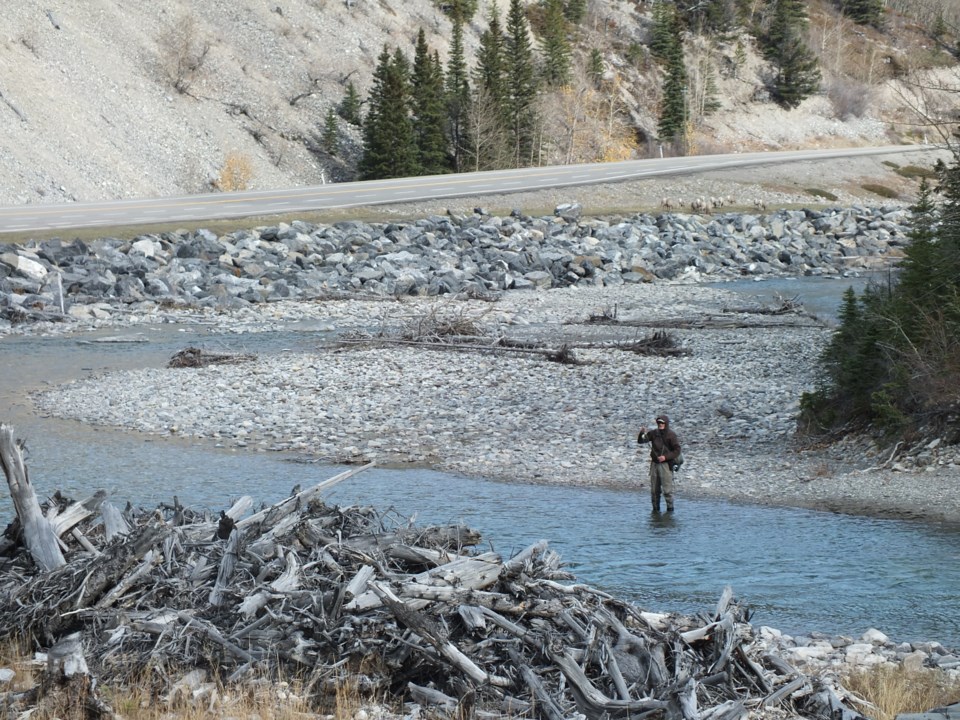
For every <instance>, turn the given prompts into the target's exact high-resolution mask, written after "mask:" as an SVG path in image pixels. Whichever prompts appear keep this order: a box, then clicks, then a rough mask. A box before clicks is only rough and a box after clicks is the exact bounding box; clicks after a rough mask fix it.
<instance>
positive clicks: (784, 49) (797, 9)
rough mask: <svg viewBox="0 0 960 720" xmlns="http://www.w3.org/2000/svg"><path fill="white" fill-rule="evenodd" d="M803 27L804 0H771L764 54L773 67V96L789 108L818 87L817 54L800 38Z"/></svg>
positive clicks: (805, 18) (805, 19)
mask: <svg viewBox="0 0 960 720" xmlns="http://www.w3.org/2000/svg"><path fill="white" fill-rule="evenodd" d="M806 29H807V14H806V6H805V5H804V4H803V0H774V9H773V20H772V21H771V23H770V28H769V30H768V32H767V35H766V37H765V38H764V54H765V55H766V57H767V59H768V60H769V61H770V63H771V64H772V65H773V67H774V70H775V71H776V76H775V79H774V84H773V95H774V98H775V99H776V101H777V102H778V103H779V104H780V105H783V106H784V107H785V108H788V109H789V108H795V107H796V106H797V105H799V104H800V103H801V102H803V100H805V99H806V98H807V97H809V96H810V95H812V94H813V93H814V92H816V91H817V89H818V88H819V87H820V68H819V64H818V62H817V58H816V56H815V55H814V54H813V52H812V51H811V50H810V48H809V47H807V44H806V42H805V41H804V39H803V35H804V34H805V32H806Z"/></svg>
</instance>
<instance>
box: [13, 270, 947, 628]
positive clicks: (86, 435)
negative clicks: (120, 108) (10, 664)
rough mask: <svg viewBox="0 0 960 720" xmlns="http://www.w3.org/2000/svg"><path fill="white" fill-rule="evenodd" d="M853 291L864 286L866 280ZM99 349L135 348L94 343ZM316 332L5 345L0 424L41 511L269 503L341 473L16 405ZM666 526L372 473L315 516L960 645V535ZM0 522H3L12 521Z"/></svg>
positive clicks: (568, 498)
mask: <svg viewBox="0 0 960 720" xmlns="http://www.w3.org/2000/svg"><path fill="white" fill-rule="evenodd" d="M857 283H858V281H855V280H854V281H836V280H832V281H830V280H817V279H810V280H801V281H789V280H782V281H767V282H763V283H752V282H742V283H733V284H726V285H725V287H728V288H730V289H734V290H738V291H740V292H742V293H744V294H745V295H750V296H755V298H751V299H764V298H769V297H770V296H771V295H773V294H779V295H780V296H782V297H794V296H801V297H802V300H803V302H804V305H805V307H806V308H807V309H808V310H810V311H811V312H815V313H817V314H819V315H821V316H832V315H834V314H835V312H836V307H837V305H838V303H839V297H840V293H841V292H842V290H843V289H844V288H845V287H846V286H848V285H850V284H854V285H856V284H857ZM860 284H862V283H860ZM105 335H123V336H142V338H143V339H145V340H147V341H148V342H143V343H95V342H94V343H91V342H90V341H91V340H95V339H97V338H98V337H100V338H101V339H102V337H103V336H105ZM321 336H322V330H319V329H311V328H304V327H290V328H288V329H286V330H284V331H281V332H272V333H262V334H249V335H222V334H213V333H211V332H209V331H206V330H204V329H203V328H198V327H195V326H193V327H174V326H163V327H155V328H137V329H129V330H115V331H111V332H104V331H101V332H99V333H96V334H93V335H76V336H60V337H50V338H32V337H7V338H0V368H2V372H0V409H2V410H3V415H2V416H0V421H3V422H7V423H12V424H14V425H15V428H16V434H17V436H18V437H22V438H25V439H26V441H27V446H28V451H29V455H28V467H29V471H30V477H31V480H32V482H33V483H34V485H35V486H36V488H37V491H38V493H40V494H41V496H43V495H45V494H50V493H53V492H54V491H56V490H60V491H62V492H64V493H65V494H67V495H69V496H72V497H74V498H77V499H81V498H84V497H86V496H87V495H89V494H91V493H92V492H94V491H95V490H97V489H99V488H103V489H104V490H106V491H107V493H108V494H109V496H110V498H111V500H112V501H113V502H114V503H115V504H118V505H123V504H125V503H126V502H128V501H129V502H131V503H133V504H134V505H139V506H143V507H148V508H149V507H155V506H156V505H157V504H159V503H162V502H171V501H172V500H173V498H174V496H176V497H177V498H178V499H179V500H180V501H181V502H182V503H184V504H186V505H189V506H193V507H205V508H209V509H211V510H219V509H222V508H225V507H226V506H228V505H229V504H230V502H231V501H232V500H233V499H234V498H236V497H237V496H239V495H250V496H252V497H253V498H254V500H255V501H257V502H263V503H270V502H275V501H277V500H279V499H281V498H283V497H285V496H287V495H288V494H289V492H290V490H291V489H292V488H293V487H294V486H295V485H298V484H299V485H301V486H302V487H307V486H309V485H311V484H314V483H317V482H319V481H321V480H324V479H326V478H328V477H331V476H332V475H334V474H336V473H337V472H339V471H340V470H341V469H342V468H340V467H337V466H324V465H318V464H313V463H304V462H298V461H296V459H295V458H290V457H285V456H282V455H279V454H274V453H264V452H260V453H258V452H253V451H242V450H230V449H225V448H219V447H216V446H215V445H214V444H213V443H212V441H190V440H187V439H167V438H157V437H147V436H141V435H138V434H135V433H130V432H124V431H118V430H114V429H106V428H91V427H88V426H84V425H82V424H80V423H76V422H72V421H63V420H55V419H49V418H41V417H37V416H36V414H35V413H34V412H33V409H32V406H31V404H30V402H29V399H28V398H27V397H26V392H27V391H29V390H32V389H35V388H38V387H41V386H43V385H45V384H46V383H56V382H61V381H64V380H67V379H70V378H73V377H78V376H82V375H85V374H87V373H91V372H101V371H104V370H112V369H122V368H135V367H144V366H153V367H160V366H163V365H165V364H166V362H167V361H168V360H169V359H170V357H171V356H172V355H173V354H174V353H175V352H177V351H179V350H182V349H183V348H185V347H187V346H191V345H192V346H197V347H202V348H203V349H205V350H208V351H211V352H257V353H261V354H266V353H273V352H284V351H285V350H302V349H309V348H310V347H313V346H315V345H316V343H317V342H318V341H319V340H320V339H321ZM679 497H680V502H679V504H678V512H677V513H676V515H673V516H652V515H650V513H649V511H648V507H649V498H648V497H647V493H646V491H645V490H642V489H638V490H636V491H628V490H607V489H597V488H570V487H547V486H542V485H536V486H531V485H524V484H514V483H500V482H492V481H488V480H484V479H482V478H471V477H462V476H455V475H449V474H445V473H439V472H430V471H424V470H414V469H407V470H395V469H386V468H372V469H370V470H366V471H364V472H362V473H359V474H358V475H356V476H354V477H352V478H350V479H348V480H347V481H345V482H344V483H341V484H340V485H339V486H337V487H335V488H333V489H332V490H331V491H330V492H329V493H328V495H327V501H328V502H330V503H338V504H343V505H347V504H351V505H353V504H362V505H370V506H373V507H376V508H378V509H379V510H380V511H381V512H383V513H384V514H385V515H387V516H390V517H391V518H393V519H396V520H397V521H401V522H405V521H407V520H409V519H413V520H415V521H416V522H417V523H418V524H420V525H424V524H432V523H448V522H463V523H466V524H468V525H470V526H471V527H474V528H475V529H477V530H479V531H480V532H481V533H483V536H484V542H485V543H486V544H488V545H489V546H491V547H492V548H494V549H496V550H498V551H500V552H501V553H503V554H505V555H510V554H512V553H514V552H517V551H519V550H521V549H522V548H524V547H526V546H527V545H528V544H530V543H533V542H536V541H538V540H540V539H547V540H548V541H549V542H550V544H551V546H552V547H553V548H554V549H556V550H557V551H558V552H560V553H561V555H562V556H563V558H564V560H565V561H566V563H567V564H568V566H569V568H570V570H571V571H572V572H573V573H575V574H576V576H577V578H578V579H579V580H581V581H583V582H587V583H590V584H591V585H594V586H596V587H598V588H601V589H603V590H606V591H608V592H610V593H612V594H614V595H616V596H617V597H621V598H623V599H627V600H631V601H634V602H636V603H638V604H640V605H641V606H643V607H644V608H646V609H648V610H651V611H678V612H687V613H694V612H699V611H703V610H709V609H710V607H711V606H712V605H713V604H714V603H715V602H716V600H717V598H718V597H719V595H720V593H721V592H722V590H723V588H724V586H726V585H730V586H732V588H733V590H734V592H735V594H736V595H737V596H738V597H739V598H740V599H741V601H742V602H744V603H745V604H746V605H748V606H749V607H750V608H751V609H752V610H753V618H752V622H753V624H754V625H770V626H773V627H776V628H779V629H780V630H783V631H784V632H787V633H790V634H807V633H809V632H812V631H821V632H826V633H839V634H846V635H852V636H859V635H860V634H861V633H862V632H863V631H865V630H866V629H868V628H870V627H875V628H878V629H880V630H882V631H883V632H885V633H887V634H888V635H889V636H890V637H891V638H892V639H894V640H897V641H910V640H914V641H917V640H938V641H940V642H942V643H943V644H944V645H947V646H948V647H960V615H958V613H957V612H956V608H957V607H958V605H960V562H958V560H960V528H956V527H952V526H944V525H932V524H926V523H921V522H906V521H894V520H877V519H870V518H860V517H850V516H843V515H835V514H831V513H826V512H816V511H810V510H792V509H784V508H766V507H758V506H753V505H747V504H736V503H724V502H716V501H705V500H700V501H698V500H691V499H684V498H683V484H682V480H681V484H680V486H679ZM11 515H12V508H11V507H9V506H8V507H7V508H3V507H0V518H3V519H4V520H9V517H10V516H11Z"/></svg>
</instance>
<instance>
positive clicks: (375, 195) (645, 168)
mask: <svg viewBox="0 0 960 720" xmlns="http://www.w3.org/2000/svg"><path fill="white" fill-rule="evenodd" d="M930 149H931V147H930V146H925V145H898V146H886V147H869V148H847V149H830V150H798V151H785V152H769V153H735V154H729V155H698V156H693V157H680V158H657V159H648V160H628V161H625V162H616V163H596V164H592V165H555V166H549V167H534V168H520V169H516V170H495V171H489V172H474V173H461V174H457V175H432V176H424V177H412V178H395V179H391V180H372V181H365V182H351V183H335V184H328V185H317V186H313V187H299V188H289V189H286V190H261V191H245V192H229V193H210V194H205V195H185V196H182V197H160V198H138V199H129V200H109V201H102V202H77V203H68V204H56V205H53V204H49V205H48V204H30V205H21V206H14V207H0V234H3V233H22V232H30V231H41V230H47V231H49V230H57V229H79V228H92V227H116V226H134V225H156V224H163V223H171V222H186V221H209V220H214V219H228V218H238V217H249V216H269V215H284V214H289V213H291V212H306V211H317V210H324V209H330V208H349V207H357V206H369V205H385V204H393V203H405V202H416V201H423V200H431V199H439V198H450V197H466V196H471V195H488V194H491V193H510V192H521V191H528V190H543V189H546V188H552V187H568V186H574V185H589V184H597V183H609V182H618V181H625V180H641V179H645V178H651V177H656V176H670V175H684V174H690V173H702V172H709V171H713V170H723V169H729V168H739V167H749V166H751V165H769V164H777V163H780V164H783V163H793V162H804V161H815V160H823V159H833V158H843V157H855V156H862V155H883V154H893V153H904V152H920V151H928V150H930Z"/></svg>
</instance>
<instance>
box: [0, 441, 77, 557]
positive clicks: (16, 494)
mask: <svg viewBox="0 0 960 720" xmlns="http://www.w3.org/2000/svg"><path fill="white" fill-rule="evenodd" d="M22 450H23V441H16V442H15V441H14V439H13V426H12V425H6V424H3V423H0V466H2V467H3V472H4V474H5V475H6V476H7V485H9V486H10V496H11V497H12V498H13V505H14V507H15V508H16V511H17V518H19V520H20V526H21V527H22V528H23V539H24V543H25V544H26V546H27V549H28V550H29V551H30V555H31V556H32V557H33V560H34V562H35V563H37V565H38V566H39V567H41V568H43V569H44V570H46V571H50V570H55V569H57V568H58V567H62V566H63V565H65V564H66V561H65V560H64V559H63V553H61V552H60V545H59V544H58V542H57V536H56V533H54V530H53V527H52V526H51V525H50V523H49V522H48V521H47V518H46V517H44V515H43V511H42V510H41V509H40V503H39V502H38V501H37V494H36V493H35V492H34V491H33V485H31V484H30V479H29V477H28V475H27V466H26V464H25V463H24V462H23V453H22Z"/></svg>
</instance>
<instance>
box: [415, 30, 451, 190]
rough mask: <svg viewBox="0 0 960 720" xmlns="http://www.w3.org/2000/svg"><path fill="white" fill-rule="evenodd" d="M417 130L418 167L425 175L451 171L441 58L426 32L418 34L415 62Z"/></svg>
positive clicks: (421, 31)
mask: <svg viewBox="0 0 960 720" xmlns="http://www.w3.org/2000/svg"><path fill="white" fill-rule="evenodd" d="M412 90H413V127H414V133H415V136H416V144H417V163H418V165H419V166H420V173H421V174H423V175H439V174H442V173H445V172H449V171H450V159H449V154H448V153H447V138H446V133H445V129H446V119H447V108H446V102H445V100H446V98H445V97H444V88H443V70H442V68H441V66H440V58H439V57H438V56H437V55H436V53H434V54H431V53H430V48H429V47H428V46H427V40H426V36H425V35H424V32H423V28H421V29H420V32H419V33H418V34H417V44H416V51H415V54H414V60H413V78H412Z"/></svg>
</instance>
